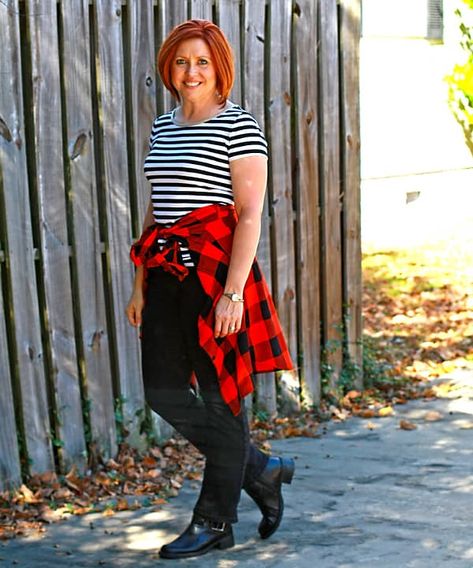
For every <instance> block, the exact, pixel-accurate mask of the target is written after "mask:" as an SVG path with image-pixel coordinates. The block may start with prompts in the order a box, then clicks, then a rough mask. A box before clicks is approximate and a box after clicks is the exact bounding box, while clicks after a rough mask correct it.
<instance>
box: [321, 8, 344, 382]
mask: <svg viewBox="0 0 473 568" xmlns="http://www.w3.org/2000/svg"><path fill="white" fill-rule="evenodd" d="M319 45H320V50H319V70H320V73H319V81H320V89H319V93H320V113H319V115H320V140H321V153H320V156H321V160H322V163H321V168H320V170H321V175H320V189H321V207H322V247H321V251H322V282H323V285H322V321H323V343H324V348H325V349H326V350H327V360H328V363H329V364H330V366H331V367H332V369H333V373H332V377H331V384H332V386H333V385H334V384H335V383H336V381H337V378H338V376H339V374H340V371H341V367H342V347H341V339H342V335H341V326H342V323H343V322H342V319H343V315H342V282H343V277H342V243H341V226H340V210H341V207H340V103H339V101H340V97H339V76H338V65H339V57H338V22H337V4H336V2H320V3H319ZM335 69H336V70H337V72H336V73H335V72H334V70H335Z"/></svg>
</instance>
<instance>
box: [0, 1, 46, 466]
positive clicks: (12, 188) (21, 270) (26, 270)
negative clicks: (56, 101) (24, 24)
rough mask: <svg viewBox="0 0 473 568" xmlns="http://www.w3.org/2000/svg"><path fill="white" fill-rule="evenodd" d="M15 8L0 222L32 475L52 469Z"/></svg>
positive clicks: (7, 41)
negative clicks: (2, 225)
mask: <svg viewBox="0 0 473 568" xmlns="http://www.w3.org/2000/svg"><path fill="white" fill-rule="evenodd" d="M18 13H19V5H18V2H14V1H13V2H10V4H9V7H8V8H5V7H2V9H1V10H0V45H2V49H1V50H0V69H1V70H2V80H1V81H0V121H1V124H2V135H1V137H0V141H1V146H0V171H1V172H2V184H1V187H0V189H1V190H2V191H3V200H2V201H3V205H4V207H5V211H4V215H2V219H4V220H5V227H4V229H3V231H2V232H4V235H5V241H6V247H5V254H6V257H7V258H6V267H7V275H6V278H7V286H8V288H9V291H10V298H11V306H9V309H10V310H11V311H12V314H13V317H14V324H13V327H14V330H13V337H14V346H13V351H14V353H10V357H13V359H14V362H13V364H14V367H15V369H16V372H17V377H18V382H17V383H16V388H15V391H16V392H15V394H16V396H17V397H18V398H17V400H18V404H17V408H18V411H19V413H20V414H21V419H22V429H23V431H22V437H23V440H24V445H25V447H24V450H25V452H26V453H27V455H28V456H29V458H30V468H29V469H30V471H31V472H41V471H45V470H48V469H54V457H53V451H52V445H51V440H50V432H51V428H50V422H49V412H48V398H47V391H46V378H45V372H44V364H43V346H42V344H41V327H40V319H39V306H38V296H37V286H36V272H35V266H34V264H35V262H34V245H33V235H32V226H31V211H30V201H29V193H28V174H27V165H26V137H25V125H24V124H23V122H22V120H23V116H24V114H23V85H22V74H21V67H20V65H21V56H20V33H19V20H18Z"/></svg>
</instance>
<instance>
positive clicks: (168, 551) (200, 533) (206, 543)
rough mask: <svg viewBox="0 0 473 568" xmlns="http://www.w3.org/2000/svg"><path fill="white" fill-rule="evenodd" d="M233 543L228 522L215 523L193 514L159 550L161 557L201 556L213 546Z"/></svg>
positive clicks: (223, 546)
mask: <svg viewBox="0 0 473 568" xmlns="http://www.w3.org/2000/svg"><path fill="white" fill-rule="evenodd" d="M234 544H235V542H234V540H233V529H232V525H231V524H230V523H216V522H213V521H209V520H207V519H203V518H202V517H198V516H196V515H194V517H193V518H192V521H191V523H190V525H189V526H188V527H187V529H186V530H185V531H184V532H183V533H182V534H181V536H179V537H178V538H176V540H173V541H172V542H170V543H169V544H165V545H164V546H163V547H162V548H161V550H160V551H159V556H161V558H190V557H192V556H201V555H202V554H205V553H206V552H209V550H212V549H213V548H221V549H223V548H230V547H232V546H233V545H234Z"/></svg>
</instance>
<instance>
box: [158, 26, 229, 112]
mask: <svg viewBox="0 0 473 568" xmlns="http://www.w3.org/2000/svg"><path fill="white" fill-rule="evenodd" d="M191 38H199V39H202V40H204V41H205V43H206V44H207V45H208V46H209V50H210V54H211V57H212V62H213V65H214V67H215V73H216V75H217V92H218V93H219V94H220V95H221V97H222V105H224V104H225V103H226V102H227V99H228V95H229V94H230V91H231V89H232V86H233V81H234V80H235V68H234V64H233V51H232V48H231V46H230V44H229V43H228V40H227V38H226V37H225V35H224V34H223V32H222V30H221V29H220V28H219V27H218V26H216V25H215V24H214V23H212V22H209V21H208V20H187V22H183V23H182V24H179V25H178V26H176V27H175V28H174V29H173V30H172V31H171V32H170V34H169V35H168V37H167V38H166V39H165V40H164V43H163V44H162V45H161V49H160V50H159V53H158V71H159V74H160V76H161V80H162V82H163V83H164V86H165V87H166V89H167V90H168V91H170V92H171V94H172V95H173V96H174V97H175V98H176V99H179V93H178V92H177V90H176V88H175V87H174V85H173V84H172V82H171V65H172V60H173V58H174V56H175V55H176V50H177V48H178V46H179V44H180V43H181V42H182V41H185V40H187V39H191Z"/></svg>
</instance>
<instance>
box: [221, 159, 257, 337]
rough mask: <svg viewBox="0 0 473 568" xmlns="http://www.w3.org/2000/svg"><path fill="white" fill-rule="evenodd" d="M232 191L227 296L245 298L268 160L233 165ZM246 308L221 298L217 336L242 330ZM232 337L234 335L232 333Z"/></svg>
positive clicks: (240, 161)
mask: <svg viewBox="0 0 473 568" xmlns="http://www.w3.org/2000/svg"><path fill="white" fill-rule="evenodd" d="M230 172H231V177H232V188H233V195H234V200H235V208H236V211H237V214H238V223H237V226H236V228H235V234H234V237H233V247H232V254H231V258H230V265H229V267H228V274H227V280H226V283H225V288H224V292H236V293H237V294H239V295H240V296H242V295H243V289H244V287H245V283H246V281H247V279H248V275H249V273H250V269H251V265H252V263H253V259H254V257H255V254H256V249H257V247H258V241H259V237H260V232H261V213H262V211H263V204H264V195H265V191H266V181H267V160H266V158H265V157H264V156H249V157H247V158H240V159H239V160H233V161H232V162H230ZM242 316H243V304H242V303H240V302H232V301H231V300H230V299H229V298H227V297H226V296H222V297H221V298H220V300H219V301H218V303H217V306H216V308H215V329H214V332H215V336H216V337H223V336H225V335H227V334H228V333H229V329H230V328H232V327H234V328H235V331H238V330H239V329H240V327H241V320H242ZM230 333H232V332H230Z"/></svg>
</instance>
